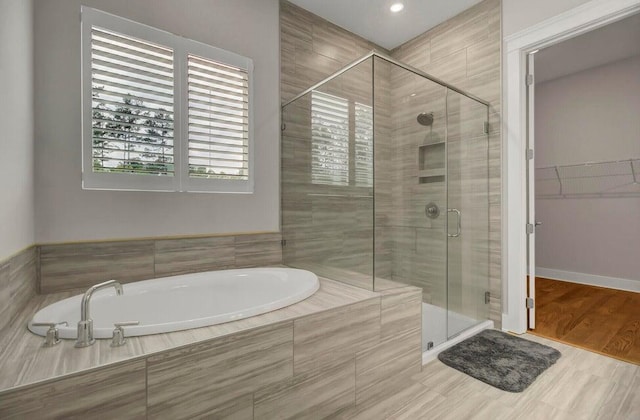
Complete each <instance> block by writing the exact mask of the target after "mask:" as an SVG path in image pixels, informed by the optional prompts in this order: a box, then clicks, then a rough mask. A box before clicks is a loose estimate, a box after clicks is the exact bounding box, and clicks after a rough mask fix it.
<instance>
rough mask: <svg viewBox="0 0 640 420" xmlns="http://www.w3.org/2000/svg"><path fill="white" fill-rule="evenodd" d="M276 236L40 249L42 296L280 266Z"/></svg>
mask: <svg viewBox="0 0 640 420" xmlns="http://www.w3.org/2000/svg"><path fill="white" fill-rule="evenodd" d="M281 239H282V236H281V235H280V233H255V234H237V235H233V234H230V235H218V236H202V237H182V238H167V239H153V238H152V239H146V240H144V239H143V240H126V241H105V242H79V243H71V244H52V245H41V246H40V247H39V248H40V269H39V285H40V292H41V293H53V292H59V291H63V290H69V289H74V288H79V287H89V286H91V285H93V284H96V283H99V282H102V281H105V280H110V279H116V280H118V281H120V282H122V283H125V282H131V281H136V280H145V279H151V278H157V277H166V276H171V275H176V274H185V273H195V272H200V271H210V270H222V269H226V268H242V267H260V266H263V267H264V266H268V265H275V264H280V263H282V247H281V243H280V242H281Z"/></svg>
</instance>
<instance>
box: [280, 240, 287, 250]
mask: <svg viewBox="0 0 640 420" xmlns="http://www.w3.org/2000/svg"><path fill="white" fill-rule="evenodd" d="M280 246H281V247H282V248H284V247H285V246H287V240H286V239H283V240H281V241H280Z"/></svg>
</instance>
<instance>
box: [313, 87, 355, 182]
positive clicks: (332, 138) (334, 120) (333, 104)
mask: <svg viewBox="0 0 640 420" xmlns="http://www.w3.org/2000/svg"><path fill="white" fill-rule="evenodd" d="M311 182H313V183H314V184H327V185H349V101H348V100H346V99H344V98H340V97H337V96H333V95H329V94H326V93H322V92H316V91H312V92H311Z"/></svg>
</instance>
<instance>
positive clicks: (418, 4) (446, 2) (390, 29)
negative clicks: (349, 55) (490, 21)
mask: <svg viewBox="0 0 640 420" xmlns="http://www.w3.org/2000/svg"><path fill="white" fill-rule="evenodd" d="M289 1H291V3H294V4H297V5H298V6H300V7H302V8H303V9H306V10H308V11H310V12H311V13H314V14H316V15H318V16H320V17H322V18H324V19H326V20H328V21H329V22H332V23H334V24H336V25H338V26H340V27H342V28H344V29H346V30H348V31H350V32H353V33H354V34H357V35H360V36H361V37H363V38H365V39H368V40H369V41H371V42H374V43H375V44H378V45H379V46H381V47H384V48H386V49H388V50H391V49H393V48H395V47H397V46H399V45H401V44H403V43H405V42H406V41H408V40H410V39H412V38H415V37H416V36H418V35H420V34H422V33H424V32H426V31H427V30H429V29H431V28H433V27H434V26H436V25H438V24H439V23H442V22H444V21H446V20H448V19H450V18H452V17H453V16H455V15H457V14H458V13H460V12H462V11H463V10H465V9H468V8H469V7H471V6H473V5H474V4H476V3H479V2H480V1H481V0H401V2H402V3H404V6H405V7H404V9H403V10H402V11H400V12H398V13H392V12H391V11H390V10H389V7H390V6H391V4H393V3H396V2H397V1H399V0H289Z"/></svg>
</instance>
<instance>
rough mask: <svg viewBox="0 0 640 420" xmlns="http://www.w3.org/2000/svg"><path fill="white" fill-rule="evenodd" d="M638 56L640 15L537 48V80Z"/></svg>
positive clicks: (557, 76) (539, 81)
mask: <svg viewBox="0 0 640 420" xmlns="http://www.w3.org/2000/svg"><path fill="white" fill-rule="evenodd" d="M636 55H640V14H637V15H634V16H631V17H628V18H626V19H623V20H620V21H618V22H615V23H612V24H610V25H607V26H603V27H602V28H600V29H596V30H594V31H591V32H587V33H586V34H583V35H580V36H577V37H575V38H571V39H569V40H567V41H564V42H561V43H559V44H556V45H552V46H551V47H548V48H545V49H543V50H540V51H539V52H538V53H536V55H535V74H536V83H542V82H545V81H549V80H553V79H557V78H559V77H562V76H567V75H569V74H573V73H577V72H579V71H583V70H587V69H590V68H593V67H597V66H601V65H603V64H607V63H612V62H614V61H618V60H623V59H625V58H629V57H633V56H636Z"/></svg>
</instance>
